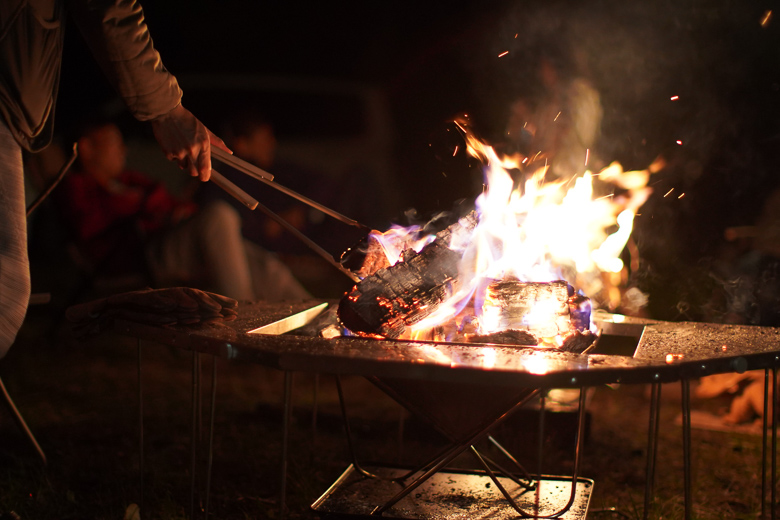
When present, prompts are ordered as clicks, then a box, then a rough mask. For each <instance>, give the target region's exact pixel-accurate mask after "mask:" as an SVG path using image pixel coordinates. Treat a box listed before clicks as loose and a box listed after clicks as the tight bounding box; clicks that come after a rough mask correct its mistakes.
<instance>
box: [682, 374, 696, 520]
mask: <svg viewBox="0 0 780 520" xmlns="http://www.w3.org/2000/svg"><path fill="white" fill-rule="evenodd" d="M680 386H681V389H682V430H683V472H684V475H683V476H684V485H685V490H684V495H685V520H690V518H691V515H692V512H693V493H692V486H691V382H690V380H688V379H681V380H680Z"/></svg>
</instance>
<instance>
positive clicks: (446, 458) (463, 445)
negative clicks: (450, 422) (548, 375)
mask: <svg viewBox="0 0 780 520" xmlns="http://www.w3.org/2000/svg"><path fill="white" fill-rule="evenodd" d="M537 394H538V390H536V391H534V392H532V393H531V394H529V395H528V396H526V397H525V398H524V399H522V400H520V401H519V402H518V403H516V404H515V405H514V406H513V407H512V408H510V409H509V410H507V411H506V412H504V413H503V414H502V415H501V416H500V417H498V418H497V419H496V420H495V421H493V423H492V424H490V425H489V426H487V427H486V428H483V429H482V430H481V431H478V432H476V433H474V434H472V435H470V436H469V437H468V438H467V439H465V440H463V441H461V442H460V444H455V445H453V446H452V447H451V449H449V450H448V452H446V454H445V455H443V456H442V457H441V459H440V460H439V461H438V462H437V463H436V464H434V465H433V466H431V467H430V468H429V469H428V470H427V471H425V472H424V473H423V474H422V475H420V476H419V477H417V478H416V479H415V480H414V481H413V482H412V483H411V484H409V485H407V486H406V487H405V488H404V489H402V490H401V491H399V492H398V493H397V494H396V495H395V496H394V497H393V498H391V499H390V500H388V501H387V502H385V504H384V505H382V506H377V507H376V508H374V510H373V511H371V515H372V516H381V515H382V513H384V512H385V511H387V510H388V509H390V508H391V507H393V506H394V505H395V504H397V503H398V502H399V501H401V500H402V499H403V498H404V497H405V496H407V495H408V494H409V493H411V492H412V491H414V490H415V489H417V488H418V487H419V486H420V485H421V484H422V483H423V482H425V481H426V480H428V479H429V478H430V477H431V476H432V475H433V474H434V473H436V472H438V471H440V470H442V469H443V468H445V467H446V466H447V465H448V464H449V463H450V462H452V461H453V460H455V458H456V457H457V456H458V455H460V454H461V453H463V452H464V451H466V450H467V449H468V448H469V447H470V446H471V445H472V444H474V443H475V442H477V441H478V440H479V439H481V438H483V437H485V436H486V435H487V433H488V432H489V431H490V430H491V429H492V428H493V427H494V426H496V425H497V424H499V423H500V422H502V421H503V420H504V419H506V418H507V417H509V416H510V415H512V414H513V413H514V412H515V411H517V410H518V409H519V408H520V407H521V406H523V405H524V404H525V403H526V402H528V400H530V399H531V398H533V397H534V396H535V395H537Z"/></svg>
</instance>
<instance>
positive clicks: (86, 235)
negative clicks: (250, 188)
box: [57, 120, 309, 301]
mask: <svg viewBox="0 0 780 520" xmlns="http://www.w3.org/2000/svg"><path fill="white" fill-rule="evenodd" d="M77 142H78V146H79V150H80V153H79V158H78V162H77V167H76V169H75V170H74V171H73V172H72V173H71V174H70V175H69V176H68V177H66V178H65V180H64V181H63V185H62V186H61V188H60V190H59V192H58V193H57V202H58V203H59V206H60V207H61V208H62V213H63V216H64V217H65V219H66V220H67V221H68V223H69V224H70V226H71V228H72V229H73V231H74V234H75V239H76V240H77V242H78V245H79V248H80V250H81V251H82V252H83V253H84V254H85V255H86V256H88V260H89V261H90V263H92V264H93V265H99V266H100V270H101V271H102V272H104V273H108V274H117V273H122V272H128V271H132V270H136V271H138V270H146V271H148V273H149V274H150V275H151V277H152V279H153V280H154V281H155V284H156V285H158V286H170V285H181V284H185V285H202V286H203V287H202V288H204V289H208V290H212V291H214V292H217V293H220V294H223V295H225V296H229V297H231V298H234V299H237V300H257V299H262V300H270V301H279V300H290V299H305V298H307V297H309V295H308V293H307V292H306V290H305V289H303V287H302V286H301V285H300V284H299V283H298V282H297V281H296V280H295V279H294V278H293V277H292V275H291V274H290V273H289V271H288V270H287V269H286V268H285V266H283V265H282V264H281V263H280V262H279V261H278V260H277V259H276V258H275V257H274V256H273V255H271V254H269V253H267V252H265V251H263V250H261V249H260V248H259V247H255V246H253V245H252V244H249V243H247V242H246V241H245V240H244V239H243V237H242V236H241V221H240V217H239V215H238V213H237V212H236V211H235V209H234V208H233V207H231V206H230V205H229V204H227V203H225V202H224V201H219V200H217V201H213V202H211V203H208V204H206V205H205V206H203V207H202V208H198V207H197V206H196V204H195V203H193V202H191V201H183V200H178V199H177V198H175V197H174V196H173V195H172V194H171V193H170V192H169V191H168V190H167V189H166V188H165V187H164V185H163V184H161V183H158V182H154V181H152V180H151V179H150V178H149V177H148V176H146V175H144V174H143V173H140V172H136V171H132V170H128V169H126V168H125V158H126V153H127V150H126V147H125V142H124V139H123V136H122V133H121V131H120V130H119V128H118V127H117V126H116V125H115V124H113V123H111V122H110V121H101V120H96V121H91V122H88V123H87V124H85V125H84V127H83V129H82V130H81V131H80V132H79V137H78V141H77Z"/></svg>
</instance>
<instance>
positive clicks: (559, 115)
mask: <svg viewBox="0 0 780 520" xmlns="http://www.w3.org/2000/svg"><path fill="white" fill-rule="evenodd" d="M559 117H561V113H560V112H558V114H557V115H556V116H555V119H553V123H554V122H556V121H557V120H558V118H559Z"/></svg>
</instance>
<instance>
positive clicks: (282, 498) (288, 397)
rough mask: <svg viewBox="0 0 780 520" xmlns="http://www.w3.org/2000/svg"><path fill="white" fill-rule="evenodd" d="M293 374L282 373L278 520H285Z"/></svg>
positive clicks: (287, 371) (288, 372)
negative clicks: (282, 407)
mask: <svg viewBox="0 0 780 520" xmlns="http://www.w3.org/2000/svg"><path fill="white" fill-rule="evenodd" d="M292 383H293V373H292V372H290V371H289V370H286V371H285V372H284V415H283V418H282V468H281V484H280V485H281V488H280V491H279V518H281V520H285V519H286V518H287V454H288V449H289V441H290V417H291V416H292Z"/></svg>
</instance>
